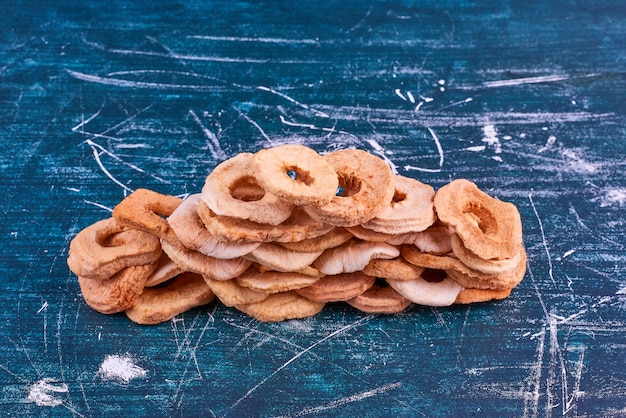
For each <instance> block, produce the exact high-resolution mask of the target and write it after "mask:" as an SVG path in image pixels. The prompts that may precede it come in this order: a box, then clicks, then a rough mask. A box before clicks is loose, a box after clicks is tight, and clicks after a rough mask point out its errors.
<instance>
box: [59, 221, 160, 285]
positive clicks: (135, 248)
mask: <svg viewBox="0 0 626 418" xmlns="http://www.w3.org/2000/svg"><path fill="white" fill-rule="evenodd" d="M160 256H161V244H160V242H159V238H157V237H156V236H154V235H152V234H149V233H147V232H143V231H140V230H137V229H127V228H126V227H125V226H122V225H120V224H118V223H117V222H116V220H115V219H114V218H107V219H103V220H100V221H98V222H95V223H94V224H92V225H90V226H88V227H86V228H84V229H83V230H81V231H80V232H79V233H78V234H76V236H75V237H74V238H73V239H72V241H71V242H70V248H69V256H68V258H67V264H68V266H69V268H70V270H72V272H73V273H74V274H76V275H77V276H81V277H83V278H87V279H100V280H106V279H108V278H110V277H111V276H113V275H114V274H115V273H117V272H118V271H120V270H122V269H124V268H127V267H132V266H137V265H146V264H153V263H155V262H156V261H157V260H158V259H159V257H160Z"/></svg>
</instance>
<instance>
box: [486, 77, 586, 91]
mask: <svg viewBox="0 0 626 418" xmlns="http://www.w3.org/2000/svg"><path fill="white" fill-rule="evenodd" d="M596 75H598V74H595V73H592V74H586V75H583V76H576V77H572V76H569V75H544V76H538V77H522V78H513V79H511V80H496V81H486V82H484V83H483V84H482V86H483V87H487V88H494V87H510V86H519V85H522V84H536V83H553V82H556V81H565V80H569V79H572V78H583V77H595V76H596Z"/></svg>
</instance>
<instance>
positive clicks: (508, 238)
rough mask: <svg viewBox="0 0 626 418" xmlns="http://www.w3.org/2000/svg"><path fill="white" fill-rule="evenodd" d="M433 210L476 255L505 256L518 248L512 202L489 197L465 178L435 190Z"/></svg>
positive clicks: (519, 232)
mask: <svg viewBox="0 0 626 418" xmlns="http://www.w3.org/2000/svg"><path fill="white" fill-rule="evenodd" d="M435 210H436V212H437V216H438V217H439V219H440V220H441V221H443V222H445V223H447V224H448V225H451V226H452V227H454V229H455V232H456V233H457V234H458V236H459V238H461V240H462V241H463V244H464V245H465V247H466V248H467V249H468V250H470V251H471V252H472V253H474V254H476V255H477V256H478V257H480V258H483V259H495V260H502V259H507V258H511V257H513V256H514V255H515V254H516V253H517V252H518V250H519V245H520V243H521V242H522V222H521V219H520V214H519V212H518V210H517V208H516V207H515V205H514V204H512V203H508V202H503V201H501V200H498V199H496V198H494V197H491V196H489V195H488V194H487V193H485V192H483V191H481V190H480V189H479V188H478V187H477V186H476V185H475V184H474V183H472V182H471V181H469V180H465V179H459V180H454V181H452V182H450V183H448V184H447V185H445V186H443V187H442V188H441V189H439V190H438V191H437V193H436V194H435Z"/></svg>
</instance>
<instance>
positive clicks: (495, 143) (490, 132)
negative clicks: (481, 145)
mask: <svg viewBox="0 0 626 418" xmlns="http://www.w3.org/2000/svg"><path fill="white" fill-rule="evenodd" d="M482 141H483V142H486V143H487V145H489V146H490V147H492V148H493V150H494V152H495V153H496V154H499V153H501V152H502V146H501V145H500V138H498V132H497V131H496V127H495V126H494V125H491V124H489V125H485V126H483V139H482Z"/></svg>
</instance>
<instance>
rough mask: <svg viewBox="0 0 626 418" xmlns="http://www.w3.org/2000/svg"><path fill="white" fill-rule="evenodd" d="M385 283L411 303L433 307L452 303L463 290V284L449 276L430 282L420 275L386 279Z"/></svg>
mask: <svg viewBox="0 0 626 418" xmlns="http://www.w3.org/2000/svg"><path fill="white" fill-rule="evenodd" d="M387 284H389V286H391V287H393V288H394V289H395V290H396V291H397V292H398V293H400V294H401V295H402V296H404V297H405V298H407V299H408V300H410V301H411V302H413V303H416V304H418V305H423V306H434V307H441V306H450V305H452V304H454V303H455V301H456V299H457V297H458V295H459V293H460V292H461V290H463V286H461V285H460V284H458V283H457V282H455V281H454V280H452V279H450V278H449V277H445V278H444V279H443V280H441V281H436V282H430V281H428V280H425V279H424V278H422V277H417V278H415V279H413V280H391V279H387Z"/></svg>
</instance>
